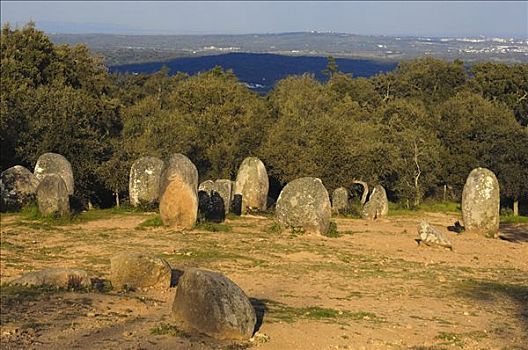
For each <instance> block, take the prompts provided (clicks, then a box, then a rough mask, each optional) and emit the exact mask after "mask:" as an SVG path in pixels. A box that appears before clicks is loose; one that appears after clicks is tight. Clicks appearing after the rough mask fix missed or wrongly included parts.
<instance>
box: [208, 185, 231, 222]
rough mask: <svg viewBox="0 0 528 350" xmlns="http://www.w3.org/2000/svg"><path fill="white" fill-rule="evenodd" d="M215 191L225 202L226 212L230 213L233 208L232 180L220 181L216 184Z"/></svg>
mask: <svg viewBox="0 0 528 350" xmlns="http://www.w3.org/2000/svg"><path fill="white" fill-rule="evenodd" d="M213 190H214V191H216V192H218V194H219V195H220V197H221V198H222V201H223V202H224V211H225V213H226V214H227V213H229V208H231V192H232V188H231V180H226V179H219V180H216V181H215V182H214V186H213Z"/></svg>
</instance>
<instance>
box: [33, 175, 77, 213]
mask: <svg viewBox="0 0 528 350" xmlns="http://www.w3.org/2000/svg"><path fill="white" fill-rule="evenodd" d="M37 203H38V208H39V211H40V214H41V215H43V216H48V215H55V216H64V215H68V214H69V213H70V198H69V196H68V189H67V188H66V184H65V183H64V180H63V179H62V177H61V176H59V175H58V174H50V175H47V176H46V177H45V178H43V179H42V181H40V184H39V185H38V187H37Z"/></svg>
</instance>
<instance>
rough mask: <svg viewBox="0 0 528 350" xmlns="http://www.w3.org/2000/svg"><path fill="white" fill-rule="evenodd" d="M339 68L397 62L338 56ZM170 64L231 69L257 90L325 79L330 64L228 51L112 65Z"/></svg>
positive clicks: (367, 71) (381, 67) (366, 68)
mask: <svg viewBox="0 0 528 350" xmlns="http://www.w3.org/2000/svg"><path fill="white" fill-rule="evenodd" d="M336 63H337V65H338V67H339V69H340V70H341V71H342V72H345V73H352V74H353V76H355V77H369V76H372V75H375V74H378V73H380V72H387V71H390V70H393V69H394V68H395V67H396V65H397V63H396V62H378V61H374V60H360V59H343V58H341V59H340V58H338V59H336ZM164 65H165V66H167V67H169V68H170V71H171V74H174V73H176V72H185V73H188V74H196V73H198V72H201V71H206V70H209V69H211V68H213V67H215V66H221V67H223V68H224V69H232V70H233V72H234V73H235V74H236V75H237V77H238V78H239V79H240V80H241V81H243V82H245V83H246V84H247V85H248V87H250V88H251V89H254V90H255V91H258V92H267V91H269V90H270V89H271V88H273V86H274V85H275V83H276V82H277V81H278V80H280V79H282V78H284V77H286V76H288V75H292V74H303V73H313V74H314V75H315V77H316V78H317V79H318V80H324V79H325V76H324V75H323V74H322V73H321V71H322V70H323V69H325V67H326V65H327V59H326V58H325V57H310V56H285V55H274V54H255V53H229V54H223V55H211V56H200V57H184V58H179V59H174V60H171V61H167V62H152V63H139V64H128V65H119V66H112V67H110V71H112V72H128V73H153V72H156V71H158V70H160V68H161V67H162V66H164Z"/></svg>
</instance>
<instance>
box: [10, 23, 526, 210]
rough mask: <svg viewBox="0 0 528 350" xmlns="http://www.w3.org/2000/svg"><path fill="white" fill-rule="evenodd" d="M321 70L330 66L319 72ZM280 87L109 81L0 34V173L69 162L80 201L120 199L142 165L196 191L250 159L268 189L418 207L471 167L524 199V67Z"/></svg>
mask: <svg viewBox="0 0 528 350" xmlns="http://www.w3.org/2000/svg"><path fill="white" fill-rule="evenodd" d="M330 63H332V62H330ZM326 73H327V74H328V76H329V79H328V81H327V82H325V83H321V82H319V81H317V80H315V79H314V77H313V76H310V75H303V76H292V77H289V78H286V79H284V80H282V81H280V82H279V83H278V84H277V86H276V87H275V88H274V89H273V91H272V92H270V93H269V94H268V95H267V96H259V95H257V94H255V93H254V92H252V91H251V90H249V89H248V88H247V87H245V86H244V85H243V84H241V83H240V82H239V81H238V80H237V78H236V77H235V76H234V74H233V73H232V72H229V71H224V70H222V69H221V68H215V69H213V70H211V71H208V72H204V73H201V74H198V75H195V76H187V75H185V74H181V73H180V74H177V75H175V76H169V74H168V71H167V70H162V71H160V72H158V73H156V74H152V75H110V74H108V72H107V70H106V68H105V67H104V65H103V63H102V60H101V58H98V57H96V56H93V55H92V54H90V52H89V50H88V49H87V48H86V47H85V46H65V45H60V46H57V45H53V44H52V43H51V42H50V40H49V38H47V37H46V35H44V34H43V33H42V32H40V31H38V30H36V29H35V28H34V26H33V25H31V24H29V25H27V26H25V27H23V28H20V29H13V28H11V27H9V26H8V25H6V26H4V28H3V29H2V34H1V79H2V90H1V96H0V97H1V101H0V108H1V109H0V112H1V115H2V118H1V124H0V138H1V139H0V142H1V148H2V152H1V167H2V170H4V169H6V168H8V167H10V166H12V165H15V164H22V165H26V166H28V167H29V168H31V169H32V167H33V166H34V164H35V162H36V159H37V158H38V156H39V155H40V154H42V153H44V152H56V153H60V154H62V155H64V156H65V157H66V158H68V159H69V160H70V162H71V163H72V167H73V170H74V174H75V180H76V191H77V194H78V196H79V197H80V199H82V200H83V202H85V203H87V202H88V201H91V202H93V203H98V204H99V205H105V204H106V205H107V204H108V200H109V198H110V197H109V195H110V194H112V193H121V194H122V195H126V191H127V188H128V171H129V169H130V165H131V163H132V162H133V161H134V160H135V159H137V158H138V157H140V156H147V155H151V156H157V157H166V156H168V155H170V154H172V153H175V152H181V153H184V154H186V155H188V157H189V158H190V159H191V160H192V161H193V162H194V163H195V164H196V166H197V167H198V170H199V173H200V177H201V180H205V179H215V178H220V177H222V178H225V177H227V178H229V177H230V178H233V177H234V176H235V174H236V170H237V167H238V165H239V164H240V163H241V161H242V160H243V159H244V158H245V157H246V156H249V155H254V156H258V157H260V158H261V159H262V160H263V161H264V163H265V164H266V165H267V167H268V171H269V173H270V175H271V176H272V178H273V179H274V180H275V182H276V185H277V186H280V185H281V184H282V185H283V184H285V183H286V182H288V181H290V180H292V179H294V178H296V177H299V176H317V177H320V178H321V179H322V180H323V182H324V184H325V185H326V187H327V188H328V189H330V190H331V189H333V188H336V187H338V186H346V187H351V186H352V184H353V181H354V180H356V179H357V180H364V181H368V182H369V183H372V184H375V183H381V184H383V185H384V186H385V187H386V188H387V190H388V193H389V196H390V198H391V199H392V200H393V201H399V202H401V203H403V204H405V205H408V206H418V205H419V204H420V203H421V202H422V201H423V200H424V198H427V197H433V196H441V195H442V194H443V189H444V188H448V189H450V193H451V195H452V196H454V197H455V198H457V197H459V196H460V194H461V190H462V187H463V185H464V181H465V179H466V176H467V175H468V173H469V172H470V170H471V169H473V168H475V167H477V166H483V167H487V168H489V169H491V170H493V171H494V172H495V173H496V174H497V176H498V178H499V181H500V184H501V194H502V197H503V199H504V200H507V201H512V200H524V199H525V198H527V197H528V129H527V127H526V125H527V124H528V64H516V65H507V64H498V63H478V64H474V65H472V66H471V68H470V69H468V68H467V67H465V66H464V65H463V63H462V62H461V61H458V60H456V61H454V62H446V61H442V60H437V59H433V58H424V59H417V60H412V61H405V62H402V63H400V64H399V66H398V68H397V69H396V70H395V71H393V72H390V73H387V74H380V75H377V76H374V77H372V78H369V79H366V78H353V77H352V76H350V75H346V74H342V73H340V72H339V71H338V67H336V66H335V65H334V64H329V69H327V71H326Z"/></svg>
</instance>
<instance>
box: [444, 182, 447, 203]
mask: <svg viewBox="0 0 528 350" xmlns="http://www.w3.org/2000/svg"><path fill="white" fill-rule="evenodd" d="M446 201H447V185H444V203H445V202H446Z"/></svg>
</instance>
